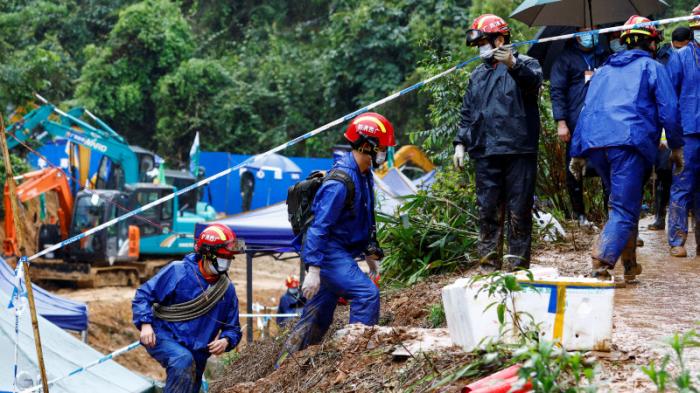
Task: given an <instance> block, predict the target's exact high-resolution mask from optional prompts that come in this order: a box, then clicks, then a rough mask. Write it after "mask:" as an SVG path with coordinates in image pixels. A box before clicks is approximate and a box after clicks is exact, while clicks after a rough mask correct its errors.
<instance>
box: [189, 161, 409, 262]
mask: <svg viewBox="0 0 700 393" xmlns="http://www.w3.org/2000/svg"><path fill="white" fill-rule="evenodd" d="M375 193H376V196H377V198H376V199H377V203H378V205H379V210H380V211H382V212H383V213H386V214H392V213H393V212H394V211H395V209H396V208H397V207H398V206H399V205H400V203H401V197H404V196H407V195H412V194H415V193H416V184H415V182H412V181H411V180H409V179H408V178H407V177H406V176H404V175H403V174H402V173H401V172H400V171H398V170H397V169H392V170H390V171H389V172H388V173H387V175H385V176H384V178H383V179H379V178H377V177H376V176H375ZM212 223H220V224H224V225H226V226H228V227H229V228H231V230H233V232H234V233H235V234H236V236H237V237H238V238H240V239H242V240H243V241H245V243H246V249H248V250H249V251H276V252H285V251H290V250H291V249H292V240H293V239H294V233H293V232H292V226H291V225H290V224H289V221H288V218H287V205H286V204H285V203H284V202H282V203H278V204H275V205H272V206H268V207H265V208H262V209H257V210H252V211H249V212H245V213H241V214H236V215H233V216H230V217H227V218H224V219H221V220H216V221H212V222H206V223H201V224H197V226H196V228H195V237H196V236H199V234H200V233H201V232H202V231H203V230H204V228H206V227H207V225H210V224H212Z"/></svg>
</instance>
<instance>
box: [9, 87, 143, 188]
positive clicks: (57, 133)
mask: <svg viewBox="0 0 700 393" xmlns="http://www.w3.org/2000/svg"><path fill="white" fill-rule="evenodd" d="M39 98H40V99H42V100H43V98H41V97H39ZM43 101H44V102H45V104H44V105H42V106H40V107H39V108H37V109H35V110H33V111H31V112H29V113H28V114H26V115H25V116H24V117H22V119H21V120H20V121H17V122H15V123H13V124H12V125H10V126H9V127H8V131H9V132H10V134H11V135H9V136H8V137H7V145H8V148H10V149H12V148H14V147H16V146H17V145H19V144H20V142H21V143H26V141H27V140H28V139H29V138H31V137H32V136H34V135H36V134H39V132H40V131H44V132H46V134H48V135H51V136H53V137H55V138H65V139H67V140H69V141H71V142H73V143H76V144H78V145H81V146H85V147H87V148H89V149H91V150H94V151H97V152H99V153H101V154H103V155H104V156H106V157H108V158H109V159H110V160H111V161H112V163H114V164H116V165H119V166H120V167H121V168H122V170H123V172H124V181H125V182H126V184H132V183H136V182H138V181H139V163H138V158H137V156H136V153H135V152H134V151H133V150H132V148H131V147H130V146H129V145H128V144H127V143H126V141H125V140H124V138H122V137H121V136H120V135H118V134H117V133H116V132H115V131H114V130H112V129H111V128H109V126H107V125H106V124H105V123H104V122H103V121H102V120H100V119H99V118H97V117H96V116H94V115H92V114H91V113H89V112H88V111H86V110H85V109H83V108H73V109H71V110H70V111H68V113H66V112H63V111H62V110H60V109H58V108H56V107H55V106H54V105H52V104H50V103H48V101H45V100H43ZM84 113H86V114H88V115H89V116H90V117H91V118H93V119H94V120H95V121H96V122H97V124H99V126H100V127H102V128H99V127H94V126H92V125H91V124H89V123H86V122H85V121H83V120H81V119H79V116H82V115H83V114H84ZM53 114H56V115H58V117H59V118H60V123H59V122H56V121H53V120H52V119H51V116H52V115H53ZM105 127H106V128H105Z"/></svg>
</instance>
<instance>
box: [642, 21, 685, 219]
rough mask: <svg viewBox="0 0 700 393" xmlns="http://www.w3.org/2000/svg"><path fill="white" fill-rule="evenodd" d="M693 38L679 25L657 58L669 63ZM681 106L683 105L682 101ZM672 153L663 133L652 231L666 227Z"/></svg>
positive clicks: (657, 159) (657, 170) (671, 178)
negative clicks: (672, 56) (674, 54)
mask: <svg viewBox="0 0 700 393" xmlns="http://www.w3.org/2000/svg"><path fill="white" fill-rule="evenodd" d="M691 38H692V32H691V30H690V29H689V28H687V27H685V26H680V27H677V28H676V29H674V30H673V34H672V35H671V43H670V44H669V43H666V44H664V45H663V46H662V47H661V49H659V52H658V54H657V55H656V60H658V61H660V62H661V64H664V65H666V64H668V61H669V60H670V59H671V55H672V54H673V53H674V52H677V51H679V50H680V49H682V48H683V47H685V46H686V45H688V43H689V42H690V39H691ZM679 106H681V107H682V104H680V102H679ZM670 155H671V150H669V148H668V143H666V135H665V134H664V133H662V134H661V143H660V144H659V154H658V155H657V156H656V163H655V165H654V222H653V223H651V224H649V226H648V227H647V228H648V229H650V230H652V231H659V230H661V231H663V230H664V229H666V208H667V207H668V203H669V200H670V198H671V183H672V181H673V174H672V173H671V172H672V168H671V162H670V161H669V156H670Z"/></svg>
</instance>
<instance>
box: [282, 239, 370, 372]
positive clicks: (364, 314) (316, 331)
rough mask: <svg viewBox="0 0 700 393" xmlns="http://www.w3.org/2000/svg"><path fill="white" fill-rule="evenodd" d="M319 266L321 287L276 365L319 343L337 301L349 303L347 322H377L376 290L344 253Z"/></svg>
mask: <svg viewBox="0 0 700 393" xmlns="http://www.w3.org/2000/svg"><path fill="white" fill-rule="evenodd" d="M327 257H328V258H327V262H325V263H324V264H323V266H322V267H321V288H320V290H319V291H318V293H317V294H316V295H315V296H314V297H313V298H311V299H310V300H308V301H307V302H306V305H305V306H304V311H303V312H302V314H301V319H300V320H299V322H297V324H296V325H295V326H294V328H293V329H292V332H291V333H290V335H289V338H288V339H287V341H286V342H285V345H284V348H283V352H282V354H281V355H280V358H279V360H278V365H279V364H281V362H282V361H283V360H284V359H285V358H286V356H288V355H289V354H290V353H293V352H296V351H300V350H302V349H304V348H306V347H308V346H309V345H314V344H318V343H320V342H321V340H322V339H323V336H324V335H325V334H326V332H327V331H328V328H329V327H330V326H331V323H332V322H333V313H334V312H335V306H336V305H337V304H338V298H339V297H343V298H345V299H347V300H349V301H350V323H362V324H364V325H368V326H372V325H376V324H377V322H378V321H379V288H377V286H376V285H374V283H373V282H372V280H370V278H369V277H368V276H367V274H365V273H364V272H363V271H362V270H360V267H359V266H357V262H355V260H354V259H353V258H352V257H351V256H350V255H348V254H347V253H345V252H340V251H339V252H333V253H329V254H328V255H327Z"/></svg>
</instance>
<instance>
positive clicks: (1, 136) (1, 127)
mask: <svg viewBox="0 0 700 393" xmlns="http://www.w3.org/2000/svg"><path fill="white" fill-rule="evenodd" d="M6 138H7V136H6V134H5V123H4V121H3V119H2V116H1V115H0V145H1V148H2V157H3V160H4V162H5V173H6V180H5V181H7V182H8V185H9V189H10V200H11V203H10V206H12V218H13V221H14V225H15V233H17V239H18V245H19V246H20V247H19V249H20V250H22V247H21V240H19V239H21V238H22V236H21V234H22V232H20V226H21V222H20V220H19V217H18V210H17V199H15V179H14V178H13V173H12V163H11V161H10V152H9V151H8V149H7V139H6ZM7 213H8V212H5V214H7ZM22 251H24V250H22ZM18 263H19V262H18ZM24 281H25V285H26V286H27V299H28V300H29V311H30V314H31V316H32V328H33V329H34V346H35V347H36V358H37V362H38V363H39V371H41V385H42V387H43V392H44V393H49V383H48V379H47V378H46V366H45V365H44V353H43V351H42V350H41V336H40V335H39V320H38V318H37V315H36V305H35V304H34V291H33V289H32V280H31V277H30V275H29V264H28V263H27V264H26V265H25V266H24Z"/></svg>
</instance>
